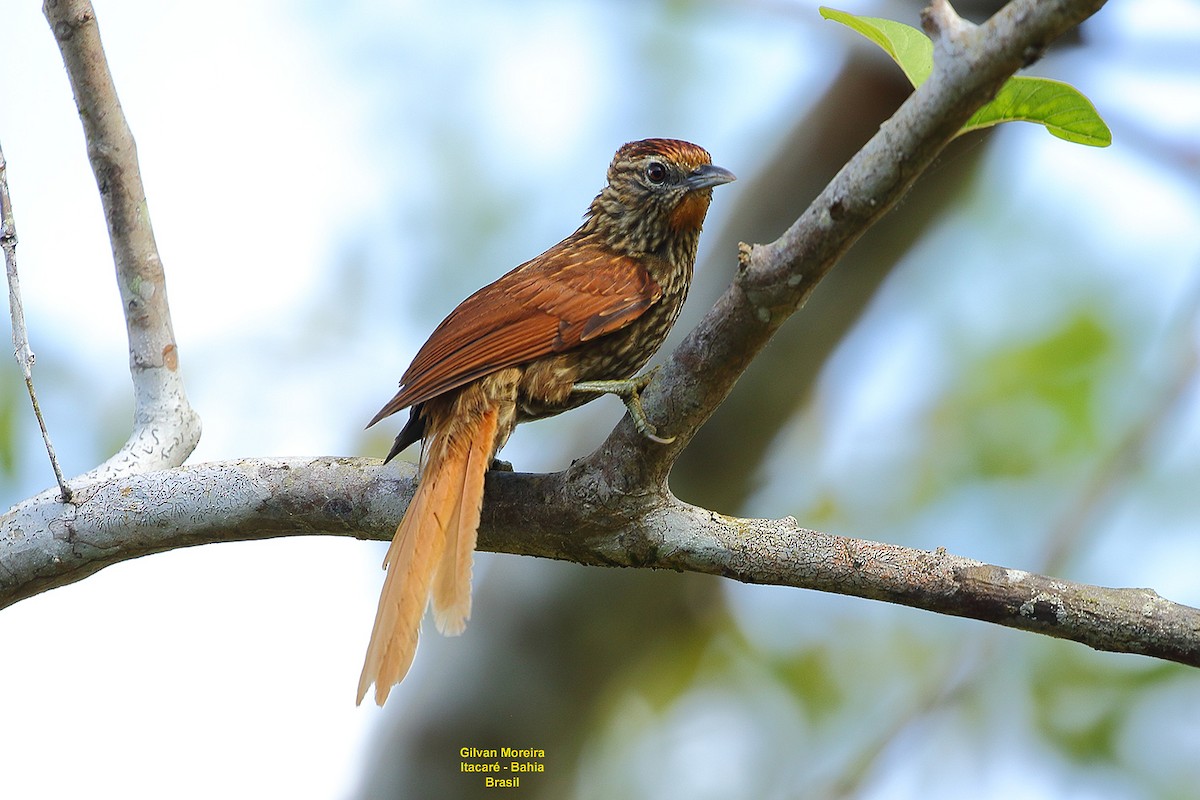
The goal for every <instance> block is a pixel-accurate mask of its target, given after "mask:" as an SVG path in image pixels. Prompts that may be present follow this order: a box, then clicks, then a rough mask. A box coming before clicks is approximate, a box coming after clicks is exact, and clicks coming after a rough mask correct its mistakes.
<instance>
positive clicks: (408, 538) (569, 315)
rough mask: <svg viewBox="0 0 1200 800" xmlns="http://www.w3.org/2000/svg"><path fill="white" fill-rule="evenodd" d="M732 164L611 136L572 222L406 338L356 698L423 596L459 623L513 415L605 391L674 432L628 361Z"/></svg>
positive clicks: (403, 633) (687, 146) (674, 288)
mask: <svg viewBox="0 0 1200 800" xmlns="http://www.w3.org/2000/svg"><path fill="white" fill-rule="evenodd" d="M734 179H735V178H734V175H733V173H732V172H730V171H729V170H727V169H724V168H722V167H718V166H715V165H714V164H713V163H712V158H711V156H710V155H709V153H708V151H707V150H705V149H704V148H702V147H700V146H698V145H695V144H692V143H690V142H686V141H682V140H678V139H643V140H640V141H635V142H629V143H628V144H625V145H623V146H622V147H621V148H620V149H618V150H617V152H616V154H615V155H614V156H613V159H612V162H611V164H610V165H609V167H608V172H607V183H606V185H605V186H604V188H603V189H601V191H600V193H599V194H598V195H596V197H595V199H594V200H593V201H592V202H591V204H590V205H589V206H588V209H587V211H586V213H585V214H584V217H583V222H582V224H581V225H580V226H579V228H578V229H577V230H576V231H575V232H574V233H572V234H571V235H570V236H568V237H567V238H565V239H563V240H562V241H561V242H559V243H558V244H556V245H554V246H553V247H551V248H550V249H549V250H547V251H546V252H544V253H542V254H541V255H539V256H537V257H536V258H533V259H531V260H529V261H526V262H525V263H523V264H521V265H520V266H518V267H516V268H515V269H513V270H512V271H510V272H508V273H507V274H505V275H503V276H502V277H500V278H499V279H497V280H496V281H494V282H493V283H491V284H489V285H487V286H485V287H483V288H482V289H480V290H479V291H477V292H475V293H474V294H472V295H471V296H470V297H468V298H467V299H466V300H464V301H463V302H462V303H460V304H459V305H458V306H457V307H456V308H455V309H454V310H453V311H451V312H450V314H449V315H448V316H447V317H446V318H445V319H444V320H442V322H441V324H439V325H438V326H437V328H436V329H434V331H433V333H432V334H431V335H430V336H429V339H428V341H426V342H425V344H424V345H422V347H421V348H420V349H419V350H418V351H417V354H416V356H415V357H414V358H413V361H412V364H411V365H410V366H409V367H408V369H407V370H406V371H405V372H404V374H403V376H402V377H401V380H400V389H399V391H398V392H397V393H396V395H395V397H393V398H392V399H391V400H390V401H388V403H387V404H386V405H384V406H383V408H381V409H380V410H379V413H377V414H376V415H375V417H374V418H373V419H372V420H371V421H370V422H369V423H368V424H367V427H368V428H370V427H371V426H372V425H375V424H376V423H378V422H379V421H380V420H382V419H384V418H385V417H388V416H390V415H392V414H395V413H396V412H399V411H402V410H404V409H406V408H407V409H409V416H408V421H407V423H406V424H405V425H404V426H403V428H402V429H401V431H400V433H399V434H398V435H397V436H396V440H395V443H394V444H393V445H392V448H391V450H390V452H389V453H388V455H387V458H386V459H384V463H387V462H388V461H390V460H391V459H392V458H394V457H395V456H396V455H397V454H399V453H400V452H401V451H402V450H404V449H406V448H407V447H409V446H410V445H412V444H414V443H416V442H417V441H420V442H421V456H420V461H419V468H418V470H419V471H418V475H419V478H418V483H417V488H416V491H415V493H414V495H413V498H412V500H411V501H410V503H409V506H408V508H407V510H406V511H405V514H404V517H403V519H402V520H401V522H400V524H399V525H398V527H397V528H396V534H395V536H394V537H393V539H392V543H391V546H390V547H389V548H388V551H387V556H386V558H385V559H384V568H385V569H386V570H387V574H386V576H385V578H384V583H383V588H382V591H381V592H380V597H379V605H378V609H377V611H376V616H375V623H374V626H373V628H372V630H371V638H370V642H369V644H368V646H367V653H366V658H365V659H364V663H363V669H362V674H361V676H360V678H359V683H358V704H360V705H361V703H362V701H363V698H364V697H365V696H366V694H367V691H368V689H369V688H370V686H371V684H374V685H375V701H376V703H378V704H379V705H381V706H382V705H383V704H384V702H385V701H386V700H387V697H388V694H389V693H390V691H391V689H392V687H393V686H395V685H396V684H398V683H399V682H400V681H401V680H403V678H404V676H405V675H406V674H407V673H408V670H409V668H410V666H411V665H412V662H413V657H414V655H415V653H416V648H417V641H418V635H419V629H420V624H421V620H422V618H423V617H424V614H425V609H426V606H428V605H431V606H432V609H433V617H434V620H435V622H436V624H437V628H438V630H439V631H441V632H442V633H443V634H445V635H450V636H453V635H458V634H460V633H462V631H463V630H464V629H465V627H466V622H467V619H468V617H469V616H470V612H471V570H472V563H473V559H474V551H475V541H476V533H477V530H478V528H479V518H480V511H481V508H482V503H483V490H484V476H485V474H486V472H487V470H488V468H489V466H490V465H491V464H492V462H493V460H494V459H495V457H496V454H497V453H498V452H499V451H500V448H502V447H503V446H504V444H505V442H506V441H507V440H508V437H509V435H510V434H511V433H512V431H513V428H514V427H515V426H516V425H517V424H518V423H521V422H527V421H531V420H536V419H541V418H544V417H548V416H552V415H554V414H558V413H561V412H563V411H566V410H568V409H571V408H575V407H577V406H580V405H582V404H583V403H586V402H588V401H589V400H592V399H594V398H596V397H598V396H600V395H601V394H606V393H609V394H616V395H618V396H619V397H621V399H622V400H623V401H624V402H625V405H626V407H627V409H628V411H629V413H630V416H631V417H632V419H633V422H634V424H635V426H636V427H637V429H638V431H639V432H641V433H642V434H643V435H645V436H647V437H649V438H651V439H653V440H654V441H658V442H669V441H671V439H670V438H667V437H662V436H660V435H659V434H658V431H657V429H656V428H655V426H653V425H652V424H651V423H650V422H649V420H648V419H647V418H646V415H645V412H644V411H643V409H642V405H641V400H640V392H641V391H642V389H644V388H645V386H646V385H647V384H648V382H649V379H650V377H651V376H652V374H653V373H652V372H651V373H647V374H646V375H642V376H637V372H638V371H639V370H640V369H642V367H644V366H645V365H646V363H647V362H648V361H649V360H650V358H651V357H652V356H653V355H654V353H655V352H656V351H657V350H658V348H659V347H660V346H661V345H662V342H663V340H664V339H665V338H666V336H667V332H668V331H669V330H670V328H671V326H672V325H674V323H675V321H676V319H677V318H678V316H679V311H680V309H681V308H682V306H683V302H684V299H685V297H686V296H687V292H688V288H689V286H690V284H691V279H692V268H693V266H694V264H695V260H696V248H697V245H698V242H699V238H700V230H701V227H702V226H703V223H704V218H705V216H706V214H707V213H708V208H709V204H710V202H711V200H712V189H713V187H715V186H719V185H721V184H725V183H729V182H730V181H733V180H734ZM635 376H636V377H635Z"/></svg>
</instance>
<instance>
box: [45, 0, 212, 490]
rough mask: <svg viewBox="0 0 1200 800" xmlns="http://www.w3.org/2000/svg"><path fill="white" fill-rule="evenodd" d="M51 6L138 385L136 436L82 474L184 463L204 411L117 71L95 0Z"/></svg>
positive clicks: (102, 475) (57, 0) (57, 1)
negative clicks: (178, 327) (182, 358)
mask: <svg viewBox="0 0 1200 800" xmlns="http://www.w3.org/2000/svg"><path fill="white" fill-rule="evenodd" d="M43 11H44V13H45V15H46V19H47V21H48V22H49V23H50V27H51V29H52V30H53V31H54V37H55V39H56V40H57V41H58V45H59V49H60V50H61V52H62V57H63V63H64V64H65V65H66V68H67V75H68V77H69V78H70V80H71V88H72V90H73V91H74V93H75V103H76V105H77V106H78V108H79V117H80V119H81V120H82V122H83V131H84V137H85V138H86V140H87V148H88V158H89V160H90V161H91V164H92V171H93V172H94V173H95V175H96V183H97V185H98V186H99V189H100V199H101V201H102V204H103V206H104V217H105V221H106V222H107V223H108V236H109V241H110V242H111V244H112V252H113V261H114V262H115V264H116V269H117V286H118V288H119V290H120V293H121V302H122V306H123V308H124V312H125V325H126V330H127V333H128V336H129V371H130V374H131V375H132V377H133V389H134V428H133V433H132V434H131V436H130V437H129V440H128V441H127V442H126V443H125V445H124V446H123V447H122V448H121V449H120V450H119V451H118V452H117V453H116V454H114V455H113V456H112V457H111V458H109V459H108V460H107V461H106V462H104V463H103V464H101V465H100V466H99V467H97V468H95V469H94V470H92V471H90V472H88V473H87V474H86V475H82V476H80V477H79V478H78V479H76V482H77V483H78V482H86V481H93V480H104V479H107V478H112V477H116V476H118V475H123V474H128V473H131V472H140V471H146V470H154V469H166V468H169V467H176V466H179V465H180V464H182V463H183V462H184V460H186V459H187V457H188V456H189V455H190V454H191V452H192V450H193V449H195V447H196V443H197V442H198V441H199V440H200V418H199V416H198V415H197V414H196V412H195V411H194V410H193V409H192V407H191V406H190V405H189V404H188V401H187V395H186V394H185V393H184V387H183V377H182V374H181V373H180V371H179V352H178V348H177V347H176V344H175V333H174V331H173V330H172V329H171V312H170V308H169V307H168V305H167V283H166V276H165V275H164V274H163V268H162V261H161V260H160V258H159V254H158V246H157V245H156V244H155V242H154V231H153V229H152V228H151V226H150V212H149V208H148V205H147V203H146V194H145V190H144V189H143V187H142V178H141V172H140V170H139V169H138V162H137V149H136V147H135V145H134V141H133V134H132V133H131V132H130V130H129V125H128V123H127V122H126V120H125V115H124V113H123V112H122V110H121V103H120V101H119V100H118V98H117V90H116V87H115V86H114V85H113V81H112V76H111V75H110V74H109V70H108V62H107V59H106V58H105V56H104V47H103V45H102V44H101V42H100V30H99V27H98V26H97V24H96V14H95V11H94V10H93V9H92V6H91V3H89V2H87V0H46V3H45V5H44V6H43Z"/></svg>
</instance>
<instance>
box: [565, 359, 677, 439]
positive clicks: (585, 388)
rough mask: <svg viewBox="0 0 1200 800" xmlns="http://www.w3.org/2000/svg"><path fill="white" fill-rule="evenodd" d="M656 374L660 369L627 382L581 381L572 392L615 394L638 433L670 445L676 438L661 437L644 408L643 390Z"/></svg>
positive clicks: (572, 387)
mask: <svg viewBox="0 0 1200 800" xmlns="http://www.w3.org/2000/svg"><path fill="white" fill-rule="evenodd" d="M656 372H658V367H655V368H654V369H652V370H650V371H649V372H647V373H645V374H642V375H638V376H637V377H636V378H628V379H626V380H617V381H581V382H580V383H576V384H574V385H572V386H571V391H573V392H594V393H596V394H615V395H616V396H617V397H619V398H621V400H623V401H624V402H625V408H627V409H629V416H630V417H631V418H632V419H633V424H634V426H635V427H636V428H637V429H638V433H640V434H642V435H643V436H645V437H646V438H647V439H649V440H650V441H652V442H658V443H659V444H670V443H671V442H673V441H675V437H674V436H671V437H669V438H665V439H664V438H663V437H661V436H659V435H658V430H657V429H656V428H655V427H654V425H652V424H651V423H650V420H649V419H647V418H646V411H645V409H643V408H642V390H643V389H645V388H646V387H647V386H649V385H650V381H652V380H654V374H655V373H656Z"/></svg>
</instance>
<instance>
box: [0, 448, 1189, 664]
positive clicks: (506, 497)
mask: <svg viewBox="0 0 1200 800" xmlns="http://www.w3.org/2000/svg"><path fill="white" fill-rule="evenodd" d="M413 477H414V471H413V468H412V466H411V465H409V464H401V465H400V466H399V467H395V466H387V467H385V466H383V465H381V464H380V463H379V462H378V461H377V460H374V459H358V458H340V459H339V458H318V459H245V460H241V461H234V462H224V463H209V464H199V465H196V466H187V467H181V468H179V469H175V470H167V471H162V472H153V473H143V474H139V475H130V476H126V477H122V478H118V479H115V480H111V481H107V482H104V483H98V484H92V485H90V486H87V487H85V488H83V489H81V490H80V491H78V492H77V494H76V502H75V503H74V504H72V505H64V504H62V503H56V502H51V501H50V500H49V499H46V498H43V499H41V500H40V501H39V500H37V499H35V500H32V501H27V502H26V503H24V504H22V505H21V506H18V507H17V508H14V509H12V510H10V511H9V512H8V513H7V514H5V515H4V516H3V517H0V565H3V569H0V607H4V606H7V605H10V604H12V603H14V602H16V601H18V600H21V599H23V598H25V597H28V596H31V595H33V594H37V593H39V592H42V591H45V590H47V589H50V588H53V587H55V586H62V585H65V584H68V583H72V582H74V581H77V580H81V579H83V578H85V577H87V576H88V575H91V574H92V573H94V572H96V571H97V570H99V569H101V568H103V567H105V566H108V565H110V564H114V563H117V562H119V561H124V560H127V559H131V558H137V557H139V556H143V555H149V554H151V553H158V552H162V551H165V550H171V549H175V548H178V547H190V546H193V545H200V544H211V543H216V542H230V541H244V540H250V539H264V538H270V537H275V536H287V535H304V534H314V533H323V534H335V535H344V536H354V537H356V538H364V539H365V538H370V539H379V540H384V541H386V540H389V539H390V538H391V537H392V534H393V532H394V531H395V524H396V520H397V519H398V518H399V517H400V515H401V514H402V513H403V511H404V507H405V505H406V504H407V502H408V500H409V499H410V498H411V496H412V488H413ZM487 498H488V500H487V505H486V507H485V513H484V518H483V523H482V525H481V527H480V540H479V542H480V548H481V549H484V550H490V551H494V552H502V553H514V554H520V555H535V556H542V557H546V558H556V559H565V560H569V561H574V562H577V563H581V564H590V565H596V566H624V567H650V568H656V569H673V570H687V571H691V572H701V573H706V574H710V575H720V576H724V577H727V578H734V579H736V580H739V581H743V582H745V583H758V584H772V585H777V586H794V587H798V588H805V589H816V590H819V591H826V592H836V593H838V594H845V595H851V596H855V597H864V598H869V599H873V600H884V601H887V602H891V603H899V604H902V605H907V606H912V607H914V608H922V609H926V610H928V611H935V612H938V613H942V614H952V615H955V616H960V617H970V618H972V619H978V620H983V621H986V622H994V623H996V624H999V625H1004V626H1007V627H1010V628H1018V629H1020V630H1026V631H1033V632H1035V633H1042V634H1046V635H1048V636H1055V637H1058V638H1061V639H1071V640H1073V641H1077V642H1081V643H1083V644H1086V645H1088V646H1090V647H1093V648H1095V649H1098V650H1107V651H1112V652H1122V653H1140V654H1144V655H1150V656H1155V657H1158V658H1162V659H1166V660H1169V661H1177V662H1179V663H1182V664H1189V665H1191V666H1200V609H1195V608H1191V607H1189V606H1185V605H1180V604H1178V603H1174V602H1171V601H1169V600H1165V599H1163V598H1162V597H1159V596H1158V595H1157V594H1156V593H1155V592H1153V591H1152V590H1149V589H1108V588H1102V587H1097V586H1088V585H1085V584H1080V583H1074V582H1071V581H1063V580H1057V579H1054V578H1049V577H1045V576H1042V575H1034V574H1031V573H1028V572H1024V571H1021V570H1014V569H1007V568H1004V567H998V566H993V565H990V564H984V563H982V562H979V561H974V560H972V559H968V558H963V557H961V556H956V555H952V554H950V553H947V552H946V551H945V550H944V549H941V548H939V549H937V550H935V551H932V552H930V551H925V550H916V549H913V548H909V547H901V546H899V545H892V544H882V543H879V542H870V541H865V540H862V539H852V538H847V537H844V536H832V535H829V534H826V533H820V532H817V531H811V530H805V529H803V528H800V527H799V526H798V525H797V524H796V521H795V520H794V519H792V518H790V517H789V518H785V519H782V520H767V519H739V518H736V517H727V516H725V515H722V514H717V513H715V512H713V511H708V510H706V509H703V508H698V507H696V506H692V505H688V504H686V503H683V502H680V501H679V500H676V499H674V498H671V497H667V496H652V497H642V498H629V499H628V501H627V502H623V503H621V502H618V503H613V502H608V500H607V499H606V498H602V497H597V496H595V495H590V494H589V493H588V486H587V485H585V484H580V483H578V482H574V481H572V480H571V479H570V476H569V475H568V473H556V474H553V475H528V474H518V473H504V472H499V473H491V474H489V477H488V484H487Z"/></svg>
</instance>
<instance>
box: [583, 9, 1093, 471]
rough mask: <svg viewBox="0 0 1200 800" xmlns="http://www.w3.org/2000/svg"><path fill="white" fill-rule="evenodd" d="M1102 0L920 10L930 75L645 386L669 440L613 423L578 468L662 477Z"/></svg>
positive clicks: (752, 250) (649, 406)
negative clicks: (980, 16) (978, 13)
mask: <svg viewBox="0 0 1200 800" xmlns="http://www.w3.org/2000/svg"><path fill="white" fill-rule="evenodd" d="M1104 2H1105V0H1013V2H1011V3H1009V4H1008V5H1006V6H1005V7H1004V8H1002V9H1001V10H1000V11H999V12H997V13H996V14H995V15H994V16H993V17H992V18H991V19H989V20H988V21H987V22H986V23H984V24H982V25H980V26H978V27H976V26H974V25H971V24H969V23H966V22H963V21H962V20H959V19H958V17H957V16H954V13H953V10H951V9H950V8H949V5H948V4H947V3H946V2H944V0H938V1H937V2H935V4H934V6H933V7H932V9H931V10H930V11H929V12H928V13H927V14H926V15H925V21H926V27H927V29H928V32H929V33H930V35H931V36H932V37H933V39H934V65H933V71H932V72H931V73H930V75H929V78H928V79H927V80H926V81H925V83H923V84H921V86H920V87H919V88H918V89H916V90H915V91H914V92H913V93H912V95H910V96H909V98H908V100H906V101H905V102H904V104H903V105H901V106H900V108H899V109H898V110H897V111H896V113H895V114H894V115H893V116H892V118H891V119H889V120H888V121H887V122H885V123H884V124H883V125H881V126H880V128H879V132H878V133H877V134H875V136H873V137H872V138H871V140H870V141H868V142H867V144H866V145H865V146H864V147H863V148H862V150H860V151H859V152H858V153H857V154H856V155H855V156H854V157H853V158H852V159H851V160H850V161H849V163H847V164H846V166H845V167H843V168H842V170H841V171H840V172H839V173H838V174H837V175H836V176H835V177H834V179H833V180H832V181H831V182H830V183H829V185H828V186H826V187H825V189H824V191H822V192H821V194H820V195H818V197H817V198H816V200H814V201H813V203H812V204H811V205H810V206H809V207H808V209H807V210H806V211H805V212H804V214H803V215H802V216H801V217H800V218H799V219H797V220H796V221H795V223H793V224H792V226H791V227H790V228H788V230H787V231H786V232H785V233H784V234H783V235H782V236H780V237H779V238H778V239H776V240H775V241H774V242H772V243H770V244H768V245H743V246H742V250H741V253H740V254H739V259H738V260H739V266H740V269H739V271H738V274H737V276H736V277H735V279H734V281H733V283H732V284H731V285H730V286H729V288H728V289H727V290H726V291H725V293H724V294H723V295H722V296H721V298H720V299H719V300H718V301H717V303H716V305H714V306H713V307H712V308H711V309H710V310H709V311H708V313H707V314H706V315H705V316H704V318H703V319H702V320H701V321H700V324H699V325H697V326H696V328H695V330H693V331H692V332H691V333H690V334H689V335H688V336H687V338H686V339H685V340H684V341H683V342H682V343H681V344H680V345H679V347H678V348H676V350H675V351H674V352H673V353H672V354H671V356H670V358H669V359H668V360H667V362H666V363H665V364H664V365H663V368H662V369H661V370H659V372H658V375H657V376H656V378H655V380H654V381H653V382H651V384H650V385H649V386H648V387H647V389H646V391H645V392H644V393H643V395H642V401H643V405H644V406H645V408H646V412H647V414H648V416H649V417H650V421H651V422H652V423H653V424H655V425H656V426H657V427H658V428H659V430H660V431H665V432H666V434H665V435H671V434H675V435H676V439H675V441H674V442H672V443H671V444H669V445H666V446H663V445H658V444H655V443H652V442H647V440H646V439H645V437H643V436H640V435H638V433H637V431H636V430H635V429H634V427H633V426H632V425H631V424H630V423H629V420H623V421H622V423H621V425H619V426H618V427H617V429H616V430H615V431H614V432H613V435H612V436H610V437H609V439H608V441H606V442H605V443H604V445H603V446H602V447H601V448H600V449H599V450H598V451H597V452H595V453H593V454H592V455H591V456H589V457H588V459H586V460H584V461H581V462H579V463H578V464H576V467H577V468H579V469H581V470H597V469H602V468H603V462H607V463H612V464H621V465H627V466H626V469H625V470H624V472H623V474H622V475H621V477H620V480H622V481H623V482H624V483H625V484H627V485H628V486H630V487H633V486H649V485H657V486H665V484H666V479H667V474H668V473H669V472H670V469H671V465H672V464H674V462H675V460H676V459H677V458H678V457H679V454H680V453H681V452H682V451H683V449H684V448H685V447H686V446H687V444H688V442H690V441H691V439H692V436H694V435H695V432H696V431H697V430H698V429H699V428H700V426H701V425H703V424H704V422H705V421H706V420H707V419H708V418H709V416H711V415H712V413H713V411H715V410H716V408H717V407H718V406H719V405H720V404H721V403H722V402H723V401H724V400H725V398H726V397H727V396H728V395H729V392H731V391H732V390H733V385H734V384H735V383H736V382H737V379H738V378H739V377H740V376H741V375H742V373H743V372H745V370H746V367H747V366H749V364H750V362H751V361H753V360H754V357H755V356H756V355H758V353H759V351H760V350H762V348H763V347H765V346H766V344H767V342H768V341H770V339H771V337H772V336H773V335H774V333H775V331H776V330H778V329H779V327H780V326H781V325H782V324H783V323H784V322H785V321H786V320H787V318H788V317H790V316H791V315H792V314H793V313H795V312H796V311H797V310H799V309H800V307H801V306H803V305H804V302H805V301H806V300H807V299H808V297H809V295H811V294H812V292H813V290H814V289H815V288H816V286H817V284H818V283H819V282H820V281H821V279H822V278H824V277H825V275H826V274H828V272H829V270H831V269H832V268H833V265H834V264H836V263H837V261H838V260H839V259H840V258H841V257H842V255H843V254H844V253H845V252H846V251H847V250H848V249H849V248H850V247H851V245H853V244H854V243H855V242H856V241H858V238H859V237H860V236H862V235H863V234H864V233H865V232H866V231H867V229H869V228H870V227H871V225H873V224H874V223H875V222H876V221H877V220H878V219H879V218H880V217H882V216H883V215H884V214H885V213H887V212H888V211H889V210H890V209H891V208H892V207H893V206H895V205H896V203H897V202H899V201H900V199H901V198H902V197H903V196H904V194H905V193H906V192H907V191H908V189H909V187H910V186H912V184H913V182H914V181H916V179H917V177H918V176H920V174H921V173H922V172H923V171H924V170H925V169H926V168H927V167H928V166H929V165H930V164H931V163H933V160H934V159H935V158H937V156H938V155H939V154H940V153H941V152H942V150H943V149H944V148H945V147H946V145H947V144H949V143H950V141H951V140H952V139H953V138H954V137H955V136H956V135H957V133H958V131H959V130H960V129H961V128H962V126H963V124H964V123H965V122H966V121H967V120H968V119H970V117H971V115H972V114H974V113H975V111H976V110H977V109H978V108H979V107H980V106H982V105H983V104H984V103H986V102H988V101H989V100H990V99H991V98H992V97H993V96H994V95H995V93H996V92H997V91H998V90H999V88H1000V86H1002V85H1003V84H1004V82H1005V81H1006V80H1007V79H1008V78H1009V77H1011V76H1012V75H1013V73H1015V72H1016V71H1017V70H1018V69H1020V68H1021V67H1022V66H1025V65H1027V64H1029V63H1030V62H1032V61H1034V60H1036V58H1037V56H1039V55H1040V54H1041V53H1042V51H1044V50H1045V48H1046V47H1047V45H1048V44H1049V43H1050V42H1051V41H1053V40H1054V39H1055V38H1057V37H1058V36H1060V35H1061V34H1062V33H1064V32H1065V31H1067V30H1069V29H1070V28H1072V27H1074V26H1075V25H1078V24H1079V23H1080V22H1082V21H1083V20H1085V19H1087V18H1088V17H1089V16H1091V15H1092V14H1093V13H1095V12H1096V11H1097V10H1098V9H1099V8H1100V7H1101V6H1102V5H1104ZM950 20H954V22H950ZM613 477H616V476H613Z"/></svg>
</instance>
